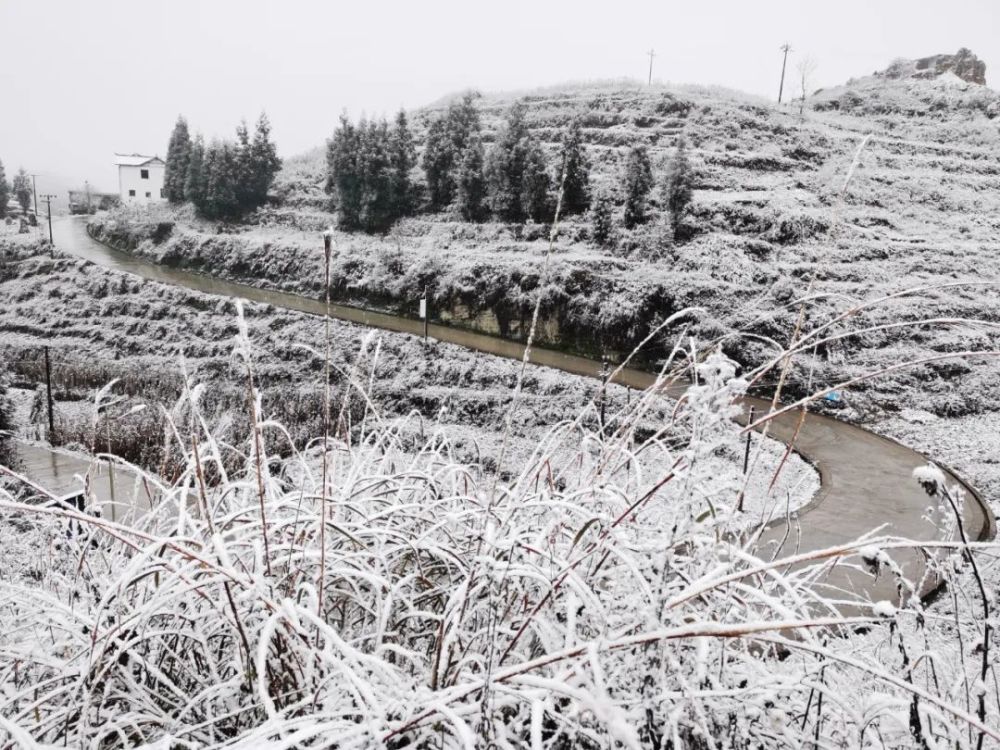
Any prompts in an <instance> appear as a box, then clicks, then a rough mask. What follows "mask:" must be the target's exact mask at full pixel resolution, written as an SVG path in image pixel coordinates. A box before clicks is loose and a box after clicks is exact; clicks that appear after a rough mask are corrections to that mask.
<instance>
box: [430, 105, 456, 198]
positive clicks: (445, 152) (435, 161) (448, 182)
mask: <svg viewBox="0 0 1000 750" xmlns="http://www.w3.org/2000/svg"><path fill="white" fill-rule="evenodd" d="M452 158H453V154H452V145H451V139H450V138H449V137H448V126H447V123H446V122H445V120H444V119H443V118H438V119H436V120H434V121H433V122H431V124H430V125H429V126H428V127H427V143H426V145H425V146H424V158H423V167H424V175H425V177H426V178H427V193H428V196H429V198H430V202H431V208H434V209H442V208H444V207H445V206H447V205H448V204H449V203H451V199H452V192H453V182H452V176H451V166H452Z"/></svg>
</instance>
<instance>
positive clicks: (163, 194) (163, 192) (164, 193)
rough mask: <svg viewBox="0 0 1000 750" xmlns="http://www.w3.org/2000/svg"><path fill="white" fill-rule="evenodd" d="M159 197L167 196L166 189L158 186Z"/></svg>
mask: <svg viewBox="0 0 1000 750" xmlns="http://www.w3.org/2000/svg"><path fill="white" fill-rule="evenodd" d="M160 197H161V198H166V197H167V189H166V188H160Z"/></svg>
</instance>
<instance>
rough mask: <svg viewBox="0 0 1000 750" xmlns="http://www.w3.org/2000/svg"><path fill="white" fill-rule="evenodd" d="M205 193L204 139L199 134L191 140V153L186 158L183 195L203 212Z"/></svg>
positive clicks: (206, 187) (206, 189)
mask: <svg viewBox="0 0 1000 750" xmlns="http://www.w3.org/2000/svg"><path fill="white" fill-rule="evenodd" d="M207 193H208V184H207V180H206V179H205V140H204V139H203V138H202V137H201V135H200V134H199V135H197V136H195V138H194V140H193V141H192V142H191V154H190V158H189V159H188V168H187V174H186V175H185V178H184V197H185V198H186V199H187V200H189V201H191V202H192V203H193V204H194V205H195V208H197V209H198V210H199V211H201V212H202V213H204V211H205V198H206V195H207Z"/></svg>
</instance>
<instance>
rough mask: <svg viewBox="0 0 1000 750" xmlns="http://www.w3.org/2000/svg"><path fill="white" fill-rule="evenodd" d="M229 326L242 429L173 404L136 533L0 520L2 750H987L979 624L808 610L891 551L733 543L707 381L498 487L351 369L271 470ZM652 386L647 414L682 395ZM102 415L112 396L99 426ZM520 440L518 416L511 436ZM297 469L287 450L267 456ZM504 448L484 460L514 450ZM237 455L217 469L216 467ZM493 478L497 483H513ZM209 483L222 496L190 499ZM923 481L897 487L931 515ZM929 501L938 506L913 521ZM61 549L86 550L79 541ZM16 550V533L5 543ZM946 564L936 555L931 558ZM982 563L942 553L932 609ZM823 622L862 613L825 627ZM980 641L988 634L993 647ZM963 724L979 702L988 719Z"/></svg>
mask: <svg viewBox="0 0 1000 750" xmlns="http://www.w3.org/2000/svg"><path fill="white" fill-rule="evenodd" d="M247 336H248V335H247V329H246V327H245V326H242V327H241V332H240V333H239V335H238V338H237V347H236V354H237V356H238V358H239V360H240V361H241V362H242V363H243V366H244V369H245V372H246V373H247V382H246V386H247V388H248V392H249V393H250V394H251V396H252V398H251V400H250V402H249V406H248V407H247V420H246V421H245V424H246V425H247V427H246V429H245V430H244V431H243V432H242V433H241V434H239V435H236V436H234V437H233V439H231V440H230V441H226V442H223V441H220V440H219V439H218V438H217V437H216V433H215V431H214V430H213V429H212V428H211V427H210V425H209V423H208V421H207V420H206V419H205V418H204V416H203V411H202V405H203V403H204V402H205V399H206V398H207V397H208V393H209V391H208V389H206V388H204V387H203V386H201V385H195V384H193V383H191V384H186V385H185V387H184V390H183V393H182V397H181V398H180V399H179V401H178V403H177V405H176V407H175V409H174V411H173V412H172V420H171V421H172V429H171V433H170V436H169V439H170V440H171V443H172V447H173V450H174V451H175V452H177V453H178V454H179V455H180V456H182V457H183V473H182V474H181V475H180V477H179V479H178V480H177V481H176V482H175V483H174V484H172V485H170V486H166V485H161V484H160V481H159V480H158V479H156V478H155V477H152V476H150V477H147V478H146V481H147V482H148V483H149V484H150V485H152V486H154V487H155V488H156V489H157V501H156V502H155V504H154V510H153V511H152V512H151V513H150V514H148V515H146V516H145V517H143V518H141V519H140V520H138V521H136V522H135V524H134V525H132V526H130V527H123V526H119V525H116V524H113V523H111V522H109V521H107V520H102V519H99V518H96V517H94V516H91V515H87V514H84V515H76V514H74V513H73V512H70V511H64V510H59V509H57V508H51V507H45V506H40V505H36V504H31V503H24V502H19V501H16V500H15V499H14V498H12V497H10V496H9V495H6V494H2V493H0V515H2V516H3V518H2V519H0V528H2V529H4V532H3V533H4V544H2V545H0V570H3V571H4V574H3V575H2V576H0V633H3V640H2V647H0V686H2V687H0V738H3V739H4V740H6V741H7V742H10V743H14V744H16V745H19V746H24V747H32V746H34V745H35V744H36V743H38V744H41V745H45V746H50V745H59V746H64V745H65V746H85V747H86V746H95V747H105V748H112V747H136V746H140V745H150V746H152V745H155V746H162V747H190V748H196V747H197V748H202V747H257V746H263V745H267V746H268V747H275V748H280V747H287V748H292V747H295V748H299V747H333V746H335V747H340V748H352V747H356V748H369V747H386V748H402V747H414V748H437V747H486V746H490V745H491V743H492V745H493V746H495V747H525V746H527V747H533V748H577V747H581V748H606V747H632V748H639V747H649V748H659V747H666V746H671V747H746V748H750V747H760V746H766V747H803V746H806V745H810V744H814V743H816V744H819V745H824V746H838V747H867V746H892V747H910V746H912V747H923V746H925V745H932V746H933V745H947V746H949V747H963V748H964V747H976V746H977V742H978V741H979V737H980V736H984V737H986V738H987V739H988V740H989V741H995V740H998V739H1000V729H998V728H997V727H996V726H995V722H994V721H993V720H992V719H991V720H990V722H989V725H986V724H984V722H983V721H981V720H980V719H979V718H977V716H978V715H979V714H981V713H982V712H983V711H985V710H986V709H985V707H986V706H988V707H989V711H990V713H991V715H993V716H995V711H996V710H997V709H998V708H1000V705H997V703H996V701H997V698H996V697H995V696H996V695H997V684H996V677H995V674H994V672H993V671H992V669H987V671H986V674H985V679H983V678H982V668H981V666H980V658H979V656H978V655H981V654H983V653H984V652H985V653H986V657H987V659H992V658H993V657H992V656H991V654H992V653H994V652H993V651H991V650H990V649H989V646H988V642H987V643H983V642H982V637H983V624H982V622H980V621H979V619H978V618H979V617H980V614H981V609H980V604H979V601H978V599H977V598H976V596H975V595H973V594H971V593H970V594H969V596H968V598H967V597H966V591H967V589H965V588H962V587H959V588H956V589H954V591H955V594H954V603H953V606H952V607H951V609H950V610H949V611H948V612H946V613H945V614H942V613H941V612H938V611H935V610H925V609H924V607H923V605H922V604H921V602H920V600H919V598H918V597H916V596H915V595H911V594H909V593H908V592H910V591H911V590H912V587H913V586H914V585H915V584H916V582H913V581H906V580H903V579H899V580H898V585H899V587H900V591H901V593H902V601H901V604H902V605H903V606H902V607H901V608H900V609H897V608H896V607H894V606H892V605H891V604H890V603H888V602H867V601H865V600H864V598H863V597H861V596H858V595H854V594H850V593H848V592H843V594H840V595H839V599H838V600H837V601H832V600H826V599H824V598H822V597H820V596H819V595H818V594H817V593H816V590H815V589H814V588H812V586H811V583H812V582H813V581H814V580H815V578H816V576H817V575H819V574H820V572H821V571H822V570H825V569H828V568H829V566H831V565H834V564H835V565H857V566H867V565H871V564H872V563H873V562H878V563H880V564H881V567H882V568H883V570H882V572H881V573H880V574H881V575H889V576H893V575H895V574H894V573H893V565H892V557H891V554H892V550H893V549H894V548H896V547H899V546H910V545H909V543H908V542H905V541H902V540H894V539H886V538H868V539H864V540H859V541H858V542H856V543H850V544H845V545H842V546H840V547H837V548H833V549H827V550H821V551H814V552H809V553H804V554H801V555H792V556H791V557H782V558H780V559H772V558H773V552H770V553H769V552H768V550H766V549H757V544H756V543H757V540H758V539H759V537H758V535H757V534H755V533H750V534H746V533H743V532H741V531H740V529H741V524H740V523H739V514H738V513H737V512H736V510H735V502H736V497H737V495H738V493H737V492H733V491H732V490H731V489H725V490H723V489H720V488H719V485H718V484H717V483H716V482H717V476H716V475H717V473H718V467H717V465H716V464H715V462H713V460H712V458H713V456H714V455H715V454H716V453H718V452H719V451H720V450H726V449H727V446H729V445H731V443H732V442H733V441H734V439H735V440H737V441H738V440H739V434H738V428H737V427H736V426H735V425H734V423H733V422H732V420H731V417H732V416H733V409H734V407H733V404H732V402H733V399H734V397H736V396H738V395H740V394H741V393H742V392H743V390H744V389H745V387H746V381H744V380H742V379H740V378H737V377H735V374H734V373H735V368H734V366H733V364H732V363H731V362H730V361H729V360H727V359H726V358H725V357H723V356H722V355H720V354H718V353H715V354H710V355H709V356H708V357H707V358H705V359H704V360H703V363H702V364H701V365H699V366H698V370H697V379H698V385H697V386H696V387H694V388H692V389H689V391H688V394H687V397H686V398H685V399H683V400H682V401H681V402H679V403H678V404H677V405H676V406H675V408H672V410H671V411H670V412H669V414H670V417H669V419H668V420H667V421H666V422H665V423H664V424H663V425H662V429H661V430H660V431H658V432H656V433H654V434H652V435H647V436H643V437H640V436H639V435H637V432H636V428H637V426H638V425H639V424H641V423H642V421H643V419H642V418H643V415H644V414H646V413H648V412H650V411H655V410H657V409H659V408H660V407H659V402H660V401H661V399H662V398H663V397H662V396H661V395H660V394H659V393H658V390H659V389H658V388H653V389H651V390H650V391H648V392H646V393H645V394H643V395H642V396H641V397H638V398H634V399H632V400H630V401H629V402H626V403H625V404H624V405H622V404H619V411H620V412H621V414H620V416H619V418H618V419H617V420H616V421H615V425H616V426H615V428H614V429H613V430H609V431H604V430H596V431H595V430H593V429H591V428H590V427H588V424H590V423H591V422H590V421H589V420H588V418H587V413H588V412H590V411H592V410H593V409H594V405H593V404H592V405H591V406H590V407H588V408H587V409H586V410H585V411H584V412H583V413H581V415H580V416H578V417H577V418H575V419H569V420H567V421H564V422H563V423H561V424H559V425H557V426H555V427H554V428H552V429H551V430H550V431H549V432H548V434H547V435H546V436H545V437H544V438H542V439H541V440H539V441H538V443H537V445H536V449H535V451H534V453H533V454H531V455H530V456H527V457H524V458H522V457H518V458H517V459H516V462H513V461H512V457H511V456H510V455H508V454H506V452H505V450H504V448H503V447H501V448H500V451H499V453H498V454H497V455H495V456H494V457H493V458H494V461H495V465H497V466H499V468H500V469H507V470H508V472H506V473H509V475H510V478H509V479H502V478H500V477H499V476H498V473H497V472H495V471H484V468H483V464H482V463H478V464H477V463H468V462H462V461H459V460H456V458H455V456H454V455H453V454H452V449H451V442H450V438H449V429H448V428H447V427H445V426H441V425H436V426H434V427H432V428H429V429H428V430H427V431H426V433H425V441H424V442H423V443H421V444H419V445H418V446H417V449H416V450H414V449H413V447H412V445H410V444H408V441H407V440H404V438H403V436H404V435H406V434H407V433H408V432H409V431H408V429H407V425H406V420H397V419H388V418H385V417H383V416H381V415H380V413H379V411H378V409H377V408H376V406H375V404H373V403H372V402H371V401H370V400H369V393H370V389H369V383H370V382H371V381H370V375H369V374H368V373H367V372H366V371H365V370H363V369H361V370H359V369H358V368H353V369H352V376H351V381H350V382H351V385H352V394H351V396H350V398H351V399H352V400H355V401H358V402H360V403H363V404H365V405H366V406H365V409H364V410H363V414H362V417H361V420H360V422H359V423H358V424H357V425H356V429H355V430H352V431H350V432H345V431H343V430H341V429H340V422H339V421H338V414H340V413H342V412H343V409H344V408H345V406H346V404H345V401H346V397H342V399H341V400H340V401H339V402H334V403H331V404H330V405H329V406H328V407H324V408H325V410H328V412H329V413H330V414H331V419H330V421H329V423H328V425H329V427H328V428H324V433H323V434H319V435H317V436H315V440H313V441H311V442H310V443H309V444H308V445H307V446H305V447H302V446H300V445H297V444H294V443H293V442H291V441H289V445H288V447H289V450H290V457H289V458H287V459H279V458H277V457H276V456H274V455H273V454H272V453H271V452H269V451H268V449H267V448H266V445H267V441H266V440H265V439H264V438H265V436H268V435H271V436H277V437H278V438H279V439H281V438H282V436H283V435H285V433H284V428H283V427H282V426H281V425H280V424H278V423H277V422H276V421H274V420H273V419H271V416H272V415H271V414H270V413H269V412H267V411H265V410H264V409H263V407H262V404H263V403H264V402H263V399H262V394H261V393H260V391H259V390H258V388H257V385H256V383H257V380H256V379H255V378H254V372H255V365H254V362H253V355H252V354H251V352H252V351H253V350H252V348H251V346H250V343H249V340H248V337H247ZM673 365H674V363H672V362H668V363H666V365H665V366H664V369H663V371H662V373H663V374H661V379H660V383H659V384H658V385H663V384H666V382H668V381H669V380H671V379H672V378H673V377H675V375H673V374H670V373H672V370H671V368H672V367H673ZM109 397H110V392H109V391H108V390H107V389H104V390H102V391H101V392H100V393H99V394H98V396H97V400H98V406H100V405H101V404H102V403H103V399H105V398H109ZM511 409H512V410H513V411H512V412H511V416H512V417H513V419H510V420H507V421H508V422H511V421H516V409H517V401H516V400H515V401H514V403H513V405H512V406H511ZM286 439H287V438H286ZM504 442H506V441H504ZM229 456H238V457H240V459H241V461H240V463H239V465H238V466H235V467H233V466H231V465H230V463H229V461H228V460H227V457H229ZM504 473H505V472H502V471H501V472H500V474H504ZM207 477H214V478H215V481H209V480H208V479H206V478H207ZM942 477H943V475H941V473H940V472H939V471H937V470H936V469H933V468H930V469H927V470H924V471H922V472H921V473H920V476H919V479H920V481H921V482H923V483H924V484H925V486H927V487H928V489H929V490H930V491H933V493H934V495H935V498H936V499H937V500H936V501H937V502H938V503H939V504H944V503H945V498H948V497H950V496H949V495H945V494H943V492H942V490H943V489H944V488H943V486H942V485H943V483H944V482H943V478H942ZM931 502H934V501H933V500H932V501H931ZM81 529H82V531H81ZM11 532H13V533H11ZM945 538H951V535H950V534H947V535H946V536H945ZM979 555H980V553H979V552H978V551H977V550H975V549H973V547H971V546H968V545H966V546H965V547H964V548H963V546H961V545H959V546H957V547H955V546H949V545H945V546H944V547H943V548H939V549H937V550H936V551H934V552H932V558H931V559H932V561H933V562H934V563H935V565H936V566H937V567H938V568H939V569H940V571H941V573H942V574H943V575H945V576H946V577H948V578H953V577H955V576H957V575H959V571H961V570H962V569H963V567H967V566H968V565H969V563H968V562H965V563H963V560H968V559H973V558H972V557H969V556H975V557H976V558H978V557H979ZM845 605H852V606H851V609H852V611H853V612H855V614H851V615H842V614H840V613H839V612H840V611H842V609H843V608H844V606H845ZM986 632H987V635H988V633H989V631H988V630H987V631H986ZM980 696H981V697H982V700H983V701H984V703H983V704H982V706H980V705H979V703H978V701H979V699H980Z"/></svg>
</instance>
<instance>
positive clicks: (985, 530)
mask: <svg viewBox="0 0 1000 750" xmlns="http://www.w3.org/2000/svg"><path fill="white" fill-rule="evenodd" d="M55 241H56V247H57V249H58V250H59V251H60V252H63V253H71V254H73V255H77V256H79V257H82V258H85V259H87V260H89V261H92V262H94V263H97V264H99V265H102V266H106V267H109V268H113V269H116V270H119V271H125V272H128V273H132V274H136V275H138V276H141V277H143V278H146V279H150V280H153V281H159V282H164V283H168V284H175V285H181V286H184V287H187V288H189V289H193V290H196V291H200V292H205V293H208V294H216V295H223V296H226V297H242V298H244V299H248V300H252V301H255V302H263V303H268V304H271V305H274V306H276V307H283V308H287V309H290V310H297V311H300V312H305V313H310V314H316V315H322V314H323V312H324V305H323V303H322V302H319V301H316V300H312V299H308V298H306V297H302V296H298V295H294V294H289V293H284V292H275V291H271V290H264V289H259V288H257V287H253V286H248V285H245V284H238V283H234V282H229V281H224V280H221V279H216V278H213V277H209V276H205V275H202V274H197V273H193V272H190V271H183V270H178V269H173V268H167V267H163V266H158V265H156V264H154V263H150V262H148V261H144V260H141V259H138V258H136V257H134V256H131V255H129V254H127V253H123V252H120V251H117V250H113V249H111V248H109V247H107V246H105V245H103V244H101V243H99V242H97V241H95V240H93V239H92V238H91V237H90V236H89V235H88V234H87V232H86V227H85V221H84V220H81V219H63V220H60V221H57V222H56V223H55ZM331 313H332V315H333V316H334V317H337V318H340V319H343V320H347V321H351V322H354V323H360V324H362V325H366V326H373V327H377V328H383V329H386V330H390V331H399V332H403V333H410V334H415V335H421V334H422V332H423V323H422V322H421V321H418V320H410V319H406V318H399V317H396V316H393V315H386V314H383V313H376V312H369V311H366V310H360V309H358V308H353V307H344V306H340V305H332V306H331ZM429 333H430V335H431V336H433V337H434V338H436V339H438V340H440V341H445V342H449V343H453V344H459V345H461V346H465V347H467V348H470V349H475V350H478V351H482V352H486V353H489V354H494V355H498V356H501V357H509V358H513V359H520V358H521V357H522V356H523V353H524V347H523V345H522V344H519V343H517V342H514V341H508V340H505V339H500V338H496V337H493V336H487V335H484V334H477V333H472V332H469V331H464V330H461V329H457V328H452V327H448V326H441V325H431V326H430V327H429ZM531 361H532V362H533V363H534V364H536V365H542V366H545V367H553V368H557V369H560V370H563V371H565V372H570V373H573V374H576V375H585V376H589V377H597V376H598V373H599V370H600V364H599V363H598V362H595V361H593V360H590V359H587V358H584V357H577V356H573V355H569V354H564V353H562V352H557V351H552V350H546V349H539V348H537V347H536V348H534V349H533V350H532V353H531ZM617 381H618V382H620V383H622V384H623V385H627V386H630V387H634V388H640V389H644V388H648V387H649V386H651V385H652V384H653V383H654V376H653V375H651V374H649V373H647V372H643V371H639V370H631V369H629V370H624V371H623V372H622V373H621V375H620V377H618V378H617ZM681 390H683V389H681ZM679 392H680V391H678V394H679ZM751 405H752V406H754V407H755V409H756V411H757V413H758V414H762V413H765V412H767V411H768V410H769V408H770V403H769V402H766V401H763V400H761V399H756V398H747V399H745V400H744V407H745V408H746V407H749V406H751ZM744 420H745V417H744ZM798 422H799V414H798V413H797V412H796V413H788V414H785V415H782V416H780V417H778V418H776V419H774V420H773V421H772V423H771V426H770V428H769V434H770V435H771V437H774V438H776V439H778V440H781V441H782V442H784V443H786V444H787V443H789V442H791V441H792V440H793V439H794V441H795V443H794V447H795V450H797V451H798V452H799V453H800V454H802V455H803V456H804V457H805V458H806V459H808V460H809V461H811V462H812V463H813V464H814V465H815V466H816V467H817V468H818V470H819V472H820V481H821V488H820V490H819V492H818V493H817V495H816V497H814V498H813V500H812V501H811V502H810V503H809V505H807V506H806V507H805V508H803V509H801V510H800V511H798V512H797V513H795V514H793V516H792V518H791V519H790V520H784V519H781V520H778V521H774V522H772V523H771V524H769V526H768V527H767V528H766V529H765V530H764V532H763V535H762V539H761V543H762V550H763V551H762V554H765V555H766V556H768V557H770V555H772V554H775V553H778V554H791V553H794V552H795V551H797V550H798V551H801V552H807V551H810V550H817V549H823V548H826V547H831V546H834V545H837V544H842V543H847V542H852V541H854V540H856V539H858V538H859V537H862V536H864V535H865V534H869V533H871V532H872V531H873V530H875V529H878V530H879V532H878V533H879V534H890V535H895V536H899V537H904V538H907V539H911V540H914V541H934V540H940V539H941V532H940V529H939V526H938V524H937V522H936V519H934V518H933V515H930V516H929V515H928V514H927V508H928V506H929V505H930V504H931V502H930V500H929V498H928V497H927V495H926V494H925V493H924V491H923V490H922V489H921V488H920V486H919V485H918V484H917V482H916V481H915V480H914V479H913V478H912V473H913V469H914V468H916V467H918V466H923V465H926V463H927V458H926V457H924V456H922V455H921V454H919V453H917V452H916V451H913V450H911V449H909V448H906V447H905V446H903V445H900V444H899V443H897V442H895V441H893V440H890V439H888V438H884V437H881V436H878V435H875V434H873V433H871V432H868V431H867V430H864V429H862V428H860V427H856V426H854V425H850V424H847V423H846V422H841V421H839V420H837V419H833V418H831V417H826V416H822V415H817V414H808V415H807V416H806V417H805V420H804V421H803V422H802V424H801V427H799V429H798V434H797V435H796V427H797V426H798ZM942 468H943V467H942ZM945 473H946V474H947V475H948V477H949V479H950V481H952V482H954V483H956V484H960V485H961V486H962V487H964V488H965V490H966V502H965V504H964V510H963V514H964V523H965V528H966V530H967V532H968V535H969V537H970V538H971V539H973V540H981V541H982V540H988V539H992V538H993V536H994V533H995V522H994V518H993V515H992V513H991V512H990V511H989V509H988V507H987V506H986V504H985V503H984V502H983V501H982V499H981V498H980V497H979V495H978V494H977V493H976V492H975V491H974V490H973V489H972V488H971V487H969V486H968V485H966V484H965V483H964V482H963V481H962V480H961V479H960V478H959V477H958V476H956V475H955V474H954V473H952V472H949V471H947V470H945ZM893 559H894V561H895V562H896V563H898V564H899V565H900V566H901V567H902V568H903V570H904V572H905V573H906V574H907V576H908V577H909V578H910V579H911V580H919V579H921V577H922V576H923V573H924V571H925V570H926V561H925V557H924V554H923V553H922V552H921V551H919V550H913V551H909V552H898V551H897V552H894V553H893ZM823 585H826V586H829V587H831V588H832V589H838V590H842V591H845V590H846V591H850V592H854V593H859V594H862V595H864V596H867V597H869V598H870V600H871V601H879V600H888V601H892V602H896V601H897V600H898V598H899V597H898V594H897V590H896V583H895V581H894V580H893V578H892V576H891V575H888V574H882V575H880V576H873V575H872V574H870V573H868V572H865V571H861V570H858V569H856V568H851V567H849V566H846V565H838V566H834V567H833V568H832V569H831V570H830V571H829V572H828V574H827V576H826V579H825V581H824V584H823ZM937 585H938V582H937V581H935V580H930V579H929V580H925V581H924V582H923V585H922V586H921V594H924V595H927V594H930V593H931V592H933V591H934V590H935V589H936V588H937Z"/></svg>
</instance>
